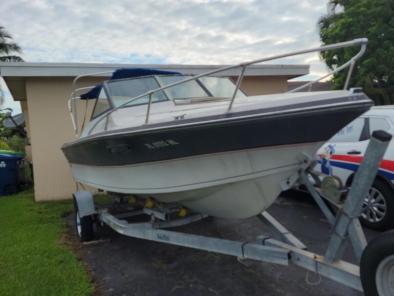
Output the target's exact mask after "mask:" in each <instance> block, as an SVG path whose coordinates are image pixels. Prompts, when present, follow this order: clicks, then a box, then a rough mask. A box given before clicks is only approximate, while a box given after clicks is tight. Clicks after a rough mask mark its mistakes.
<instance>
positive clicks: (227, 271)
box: [70, 195, 374, 296]
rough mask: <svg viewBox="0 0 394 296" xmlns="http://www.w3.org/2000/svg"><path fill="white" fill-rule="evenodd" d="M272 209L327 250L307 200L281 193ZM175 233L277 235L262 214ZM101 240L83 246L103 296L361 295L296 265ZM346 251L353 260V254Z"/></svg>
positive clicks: (322, 226)
mask: <svg viewBox="0 0 394 296" xmlns="http://www.w3.org/2000/svg"><path fill="white" fill-rule="evenodd" d="M269 212H270V213H271V214H272V215H273V216H274V217H276V218H277V219H278V220H279V221H280V222H281V223H283V224H284V225H285V226H286V227H288V228H289V229H290V230H291V231H292V232H293V233H294V234H295V235H297V236H298V237H299V238H301V239H302V241H303V242H304V243H305V244H306V245H307V246H308V247H309V249H310V250H312V251H320V252H324V250H325V246H326V243H327V240H328V237H329V234H330V227H329V224H328V222H327V221H326V220H325V219H324V217H323V215H322V214H321V213H320V211H319V209H318V208H317V207H316V206H315V205H314V204H313V203H312V202H311V201H310V200H309V198H306V197H305V196H303V195H302V196H301V195H300V196H298V197H297V196H292V197H289V196H282V197H280V198H278V199H277V201H276V203H275V204H274V205H273V206H272V207H271V208H270V209H269ZM70 228H71V226H70ZM177 230H178V231H188V232H192V233H195V234H204V235H209V236H211V235H212V236H216V237H223V238H229V239H234V240H245V241H246V240H253V239H254V237H255V236H256V235H259V234H262V233H265V234H267V233H268V234H271V235H273V236H275V234H274V232H273V231H272V229H271V228H270V227H269V226H268V225H266V224H264V223H262V222H261V221H260V220H258V219H257V218H251V219H247V220H243V221H238V220H224V219H212V220H208V221H200V222H197V223H195V224H192V225H188V226H187V227H182V228H178V229H177ZM367 236H368V237H373V236H374V233H373V232H372V231H367ZM101 238H102V240H103V241H101V242H98V243H94V244H87V245H82V246H81V248H80V256H81V258H82V260H83V261H84V262H85V263H86V264H87V266H88V269H89V270H90V271H91V274H92V276H93V279H94V281H95V282H96V283H97V286H98V294H100V295H226V296H227V295H229V296H230V295H303V296H304V295H319V296H324V295H361V293H359V292H356V291H354V290H352V289H350V288H346V287H344V286H341V285H339V284H336V283H335V282H332V281H330V280H327V279H323V278H319V277H318V276H316V275H315V274H308V273H307V272H306V271H305V270H303V269H300V268H298V267H295V266H290V267H282V266H277V265H273V264H262V263H256V262H253V263H251V264H248V265H245V264H241V263H239V262H238V261H237V259H236V258H234V257H230V256H225V255H218V254H213V253H208V252H203V251H198V250H193V249H188V248H183V247H177V246H171V245H166V244H161V243H156V242H150V241H145V240H140V239H133V238H127V237H124V236H121V235H118V234H116V233H115V232H113V231H112V230H110V229H104V231H103V233H102V235H101ZM348 251H349V250H348ZM345 256H346V259H347V260H351V261H353V260H354V258H353V257H352V255H351V252H347V254H346V255H345Z"/></svg>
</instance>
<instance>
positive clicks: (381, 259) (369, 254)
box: [360, 231, 394, 296]
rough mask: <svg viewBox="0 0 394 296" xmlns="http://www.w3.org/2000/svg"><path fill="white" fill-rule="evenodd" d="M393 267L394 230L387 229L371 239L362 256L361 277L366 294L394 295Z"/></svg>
mask: <svg viewBox="0 0 394 296" xmlns="http://www.w3.org/2000/svg"><path fill="white" fill-rule="evenodd" d="M393 269H394V231H387V232H384V233H382V234H380V235H378V236H377V237H376V238H374V239H373V240H372V241H370V242H369V243H368V245H367V247H366V248H365V250H364V251H363V254H362V256H361V262H360V279H361V283H362V286H363V289H364V293H365V295H367V296H369V295H382V296H386V295H393V294H392V292H393V291H394V287H393V286H394V282H393V281H392V279H391V278H390V270H393ZM390 293H391V294H390Z"/></svg>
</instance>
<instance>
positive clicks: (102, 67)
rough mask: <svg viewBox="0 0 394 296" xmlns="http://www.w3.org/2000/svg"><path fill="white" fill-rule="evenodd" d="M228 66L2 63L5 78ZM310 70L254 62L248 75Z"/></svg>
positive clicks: (195, 70) (0, 68)
mask: <svg viewBox="0 0 394 296" xmlns="http://www.w3.org/2000/svg"><path fill="white" fill-rule="evenodd" d="M224 66H225V65H179V64H178V65H177V64H92V63H24V62H12V63H9V62H2V63H0V76H2V77H49V76H50V77H53V76H57V77H70V76H71V77H72V76H77V75H81V74H92V73H98V72H106V71H108V73H106V74H101V75H97V76H102V77H105V76H111V74H112V73H111V72H113V71H114V70H116V69H119V68H150V69H160V70H165V71H176V72H181V73H183V74H193V75H194V74H202V73H204V72H207V71H210V70H213V69H217V68H221V67H224ZM239 72H240V69H231V70H227V71H224V72H222V73H218V75H219V76H236V75H238V74H239ZM308 73H309V65H279V64H271V65H270V64H262V65H251V66H249V67H248V68H247V70H246V71H245V75H246V76H278V75H279V76H289V77H297V76H301V75H306V74H308Z"/></svg>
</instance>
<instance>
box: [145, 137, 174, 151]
mask: <svg viewBox="0 0 394 296" xmlns="http://www.w3.org/2000/svg"><path fill="white" fill-rule="evenodd" d="M144 145H145V147H147V148H149V149H159V148H164V147H169V146H175V145H179V143H178V142H177V141H174V140H171V139H168V140H162V141H156V142H152V143H145V144H144Z"/></svg>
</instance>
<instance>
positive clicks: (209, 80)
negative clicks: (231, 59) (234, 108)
mask: <svg viewBox="0 0 394 296" xmlns="http://www.w3.org/2000/svg"><path fill="white" fill-rule="evenodd" d="M199 80H200V81H201V83H202V84H203V85H204V86H205V87H206V88H207V89H208V91H209V92H210V93H211V94H212V95H213V96H214V97H220V98H232V97H233V94H234V90H235V84H234V83H232V82H231V80H230V79H228V78H219V77H201V78H199ZM237 97H245V94H244V93H243V92H242V91H241V90H240V89H238V91H237Z"/></svg>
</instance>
